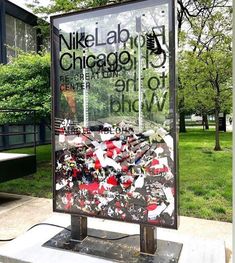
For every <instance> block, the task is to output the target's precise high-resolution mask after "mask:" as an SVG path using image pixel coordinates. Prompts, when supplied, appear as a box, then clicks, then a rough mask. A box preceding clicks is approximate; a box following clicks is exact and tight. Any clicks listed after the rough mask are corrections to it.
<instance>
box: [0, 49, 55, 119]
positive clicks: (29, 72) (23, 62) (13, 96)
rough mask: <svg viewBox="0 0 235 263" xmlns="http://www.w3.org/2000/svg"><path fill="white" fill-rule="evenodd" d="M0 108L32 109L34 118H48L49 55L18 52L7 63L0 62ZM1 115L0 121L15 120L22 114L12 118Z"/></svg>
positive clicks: (49, 109)
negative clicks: (34, 113) (16, 55)
mask: <svg viewBox="0 0 235 263" xmlns="http://www.w3.org/2000/svg"><path fill="white" fill-rule="evenodd" d="M0 108H3V109H9V108H13V109H15V108H18V109H34V110H36V120H37V122H39V121H40V120H42V119H44V120H46V121H49V119H50V112H51V90H50V58H49V54H45V55H40V54H35V53H21V54H20V55H19V56H18V57H17V58H14V59H13V61H12V62H11V63H9V64H6V65H3V64H0ZM4 116H5V117H6V115H2V116H1V122H2V121H7V122H8V123H12V122H14V121H15V122H19V121H21V120H24V118H26V116H25V115H22V114H18V115H15V119H14V120H13V119H12V116H11V119H9V120H8V119H6V118H5V120H4Z"/></svg>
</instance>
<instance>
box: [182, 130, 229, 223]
mask: <svg viewBox="0 0 235 263" xmlns="http://www.w3.org/2000/svg"><path fill="white" fill-rule="evenodd" d="M214 136H215V131H212V130H211V131H202V130H200V129H197V128H194V129H191V130H189V131H188V132H187V133H182V134H180V147H179V149H180V151H179V156H180V214H181V215H184V216H193V217H199V218H204V219H213V220H220V221H227V222H231V221H232V133H229V132H226V133H221V134H220V137H221V143H222V144H223V146H224V151H222V152H215V151H213V144H214Z"/></svg>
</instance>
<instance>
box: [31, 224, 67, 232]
mask: <svg viewBox="0 0 235 263" xmlns="http://www.w3.org/2000/svg"><path fill="white" fill-rule="evenodd" d="M40 225H44V226H55V227H59V228H62V229H65V230H68V231H71V230H70V229H69V228H67V227H64V226H59V225H55V224H51V223H39V224H36V225H33V226H31V227H30V228H29V229H28V230H27V231H29V230H31V229H32V228H34V227H36V226H40Z"/></svg>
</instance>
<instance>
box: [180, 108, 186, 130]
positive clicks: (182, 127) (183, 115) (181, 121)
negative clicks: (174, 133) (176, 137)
mask: <svg viewBox="0 0 235 263" xmlns="http://www.w3.org/2000/svg"><path fill="white" fill-rule="evenodd" d="M180 132H186V126H185V113H184V112H180Z"/></svg>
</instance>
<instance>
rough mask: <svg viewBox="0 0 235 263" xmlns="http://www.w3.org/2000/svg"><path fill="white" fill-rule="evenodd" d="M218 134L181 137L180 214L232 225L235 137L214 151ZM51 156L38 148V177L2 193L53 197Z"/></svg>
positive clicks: (1, 187)
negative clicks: (234, 146) (234, 139)
mask: <svg viewBox="0 0 235 263" xmlns="http://www.w3.org/2000/svg"><path fill="white" fill-rule="evenodd" d="M214 134H215V132H214V131H202V130H200V129H191V130H188V132H187V133H185V134H180V144H179V153H180V155H179V159H180V204H179V205H180V214H181V215H185V216H193V217H200V218H205V219H214V220H221V221H228V222H231V221H232V133H221V136H220V138H221V146H222V148H223V151H221V152H214V151H213V147H214ZM11 152H21V153H24V152H25V153H27V152H30V153H32V149H27V148H25V149H17V150H14V151H11ZM50 152H51V146H50V145H43V146H38V147H37V162H38V167H37V170H38V171H37V173H36V174H34V175H30V176H28V177H25V178H20V179H16V180H12V181H9V182H6V183H2V184H0V191H5V192H11V193H19V194H27V195H32V196H39V197H52V179H51V159H50V157H51V156H50Z"/></svg>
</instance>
